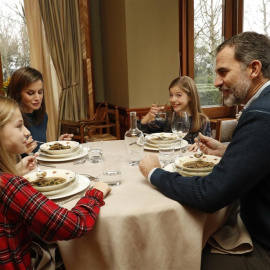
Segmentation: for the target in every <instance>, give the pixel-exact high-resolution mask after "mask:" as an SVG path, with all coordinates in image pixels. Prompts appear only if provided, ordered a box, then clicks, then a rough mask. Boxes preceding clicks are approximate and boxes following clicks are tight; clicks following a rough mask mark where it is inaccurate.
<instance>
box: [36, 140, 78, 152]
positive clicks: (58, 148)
mask: <svg viewBox="0 0 270 270" xmlns="http://www.w3.org/2000/svg"><path fill="white" fill-rule="evenodd" d="M78 146H79V143H78V142H75V141H54V142H47V143H43V144H42V145H41V146H40V150H41V151H43V152H44V153H46V154H49V155H62V154H67V153H70V152H73V151H74V150H76V148H78Z"/></svg>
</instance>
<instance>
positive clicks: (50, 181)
mask: <svg viewBox="0 0 270 270" xmlns="http://www.w3.org/2000/svg"><path fill="white" fill-rule="evenodd" d="M65 181H66V179H65V178H63V177H47V178H42V179H38V180H36V181H32V182H30V183H31V185H32V186H33V187H48V186H56V185H59V184H62V183H64V182H65Z"/></svg>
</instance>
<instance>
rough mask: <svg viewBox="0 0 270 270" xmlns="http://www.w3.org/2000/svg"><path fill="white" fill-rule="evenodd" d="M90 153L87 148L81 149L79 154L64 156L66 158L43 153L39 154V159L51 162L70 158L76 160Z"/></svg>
mask: <svg viewBox="0 0 270 270" xmlns="http://www.w3.org/2000/svg"><path fill="white" fill-rule="evenodd" d="M86 155H88V150H87V149H86V148H83V149H81V150H80V151H79V152H78V153H77V154H75V155H71V156H68V157H64V158H51V157H47V156H43V155H39V156H37V160H40V161H49V162H52V161H53V162H57V161H58V162H61V161H69V160H74V159H77V158H82V157H84V156H86Z"/></svg>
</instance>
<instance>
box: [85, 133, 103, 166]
mask: <svg viewBox="0 0 270 270" xmlns="http://www.w3.org/2000/svg"><path fill="white" fill-rule="evenodd" d="M86 142H87V143H90V146H89V147H88V158H89V161H90V162H92V163H99V162H101V160H102V143H103V141H102V139H99V138H90V139H88V140H87V141H86Z"/></svg>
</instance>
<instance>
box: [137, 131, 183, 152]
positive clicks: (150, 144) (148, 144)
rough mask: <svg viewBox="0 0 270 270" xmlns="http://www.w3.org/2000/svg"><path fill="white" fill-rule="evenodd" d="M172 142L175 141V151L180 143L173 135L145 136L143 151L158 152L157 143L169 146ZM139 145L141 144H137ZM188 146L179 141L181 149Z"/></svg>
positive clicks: (162, 133)
mask: <svg viewBox="0 0 270 270" xmlns="http://www.w3.org/2000/svg"><path fill="white" fill-rule="evenodd" d="M173 140H176V143H175V149H180V141H179V140H178V139H177V136H176V135H175V134H173V133H166V132H161V133H153V134H150V135H147V136H145V142H144V149H145V150H151V151H158V143H159V141H161V143H162V144H165V145H166V144H170V143H171V142H172V141H173ZM138 143H141V142H138ZM187 146H188V142H187V141H186V140H182V141H181V148H185V147H187Z"/></svg>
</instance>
